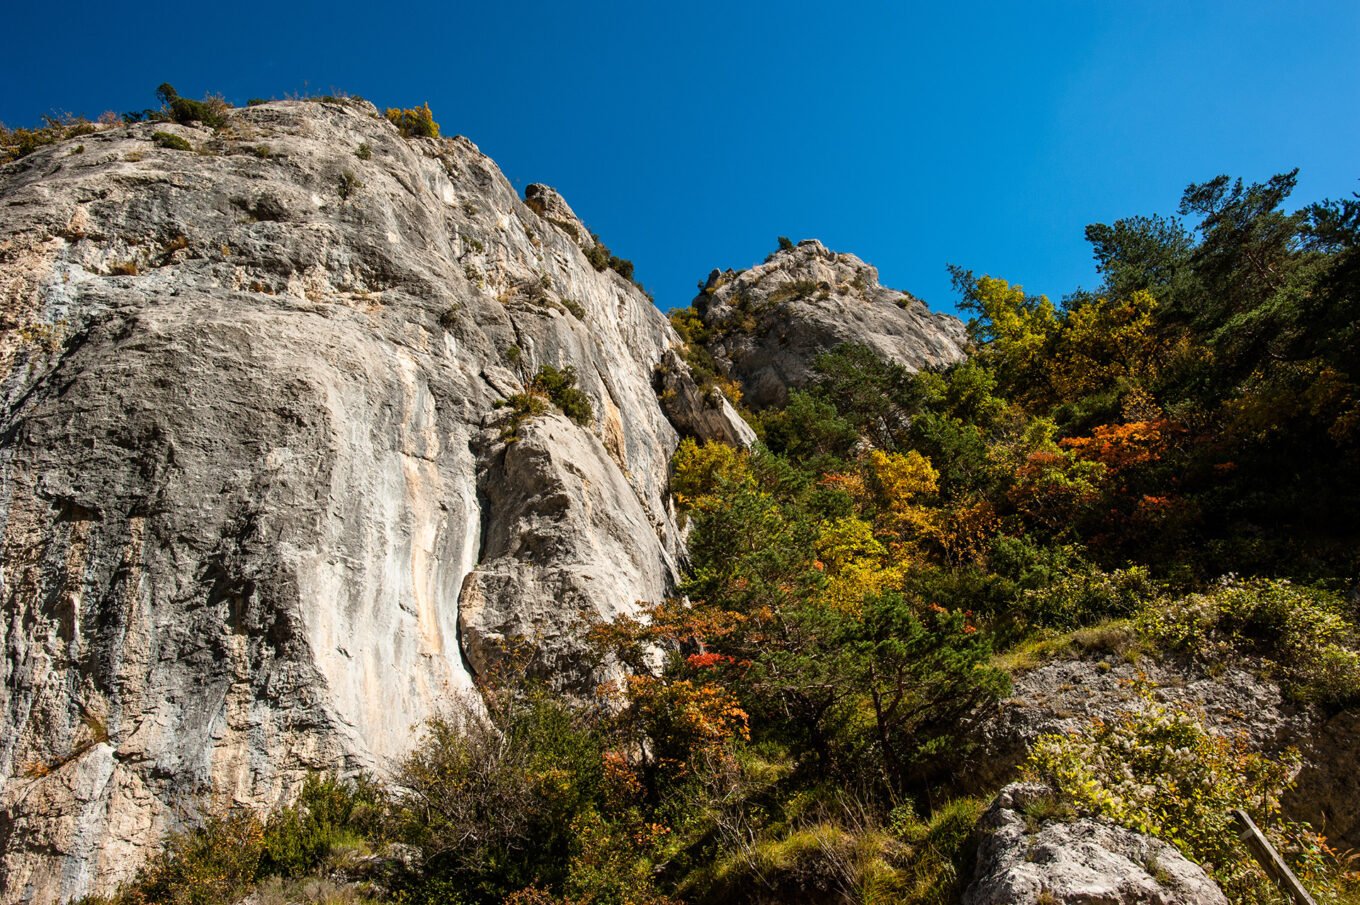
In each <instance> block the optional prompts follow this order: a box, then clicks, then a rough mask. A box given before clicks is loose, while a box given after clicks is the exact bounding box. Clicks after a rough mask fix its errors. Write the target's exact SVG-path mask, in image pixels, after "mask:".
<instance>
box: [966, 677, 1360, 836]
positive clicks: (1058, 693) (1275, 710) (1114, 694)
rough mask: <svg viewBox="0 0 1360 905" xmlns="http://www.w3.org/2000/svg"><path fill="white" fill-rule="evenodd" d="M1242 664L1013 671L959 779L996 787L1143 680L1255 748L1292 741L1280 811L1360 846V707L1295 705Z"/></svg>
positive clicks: (1116, 706)
mask: <svg viewBox="0 0 1360 905" xmlns="http://www.w3.org/2000/svg"><path fill="white" fill-rule="evenodd" d="M1249 666H1250V664H1246V663H1244V664H1242V665H1240V666H1231V667H1228V668H1227V669H1224V670H1222V671H1221V672H1219V671H1216V672H1215V674H1214V675H1208V674H1206V673H1205V672H1204V671H1203V670H1202V669H1198V668H1196V667H1195V666H1194V665H1193V664H1190V663H1184V662H1178V661H1173V660H1166V661H1160V662H1159V661H1156V660H1153V659H1150V658H1143V659H1142V660H1140V661H1139V662H1138V663H1136V664H1134V663H1129V662H1125V661H1124V660H1123V659H1122V658H1119V657H1116V656H1108V657H1104V658H1101V659H1093V658H1078V659H1060V660H1054V661H1051V662H1048V663H1045V664H1043V665H1042V666H1039V667H1037V668H1035V669H1032V670H1030V671H1028V672H1025V673H1024V674H1022V675H1020V676H1018V677H1016V679H1015V684H1014V688H1013V689H1012V693H1011V696H1010V697H1009V698H1008V699H1007V700H1005V701H1003V702H1001V703H1000V704H999V705H998V706H997V707H996V709H995V710H994V711H993V712H991V713H989V714H987V715H986V716H985V717H984V718H983V719H982V720H980V721H979V722H978V724H977V725H976V727H975V728H976V731H975V740H976V741H977V743H978V748H977V750H976V751H975V752H974V754H973V755H972V757H971V758H970V769H969V771H968V774H967V776H966V777H965V780H964V785H965V786H966V787H967V788H968V789H969V790H970V791H974V792H981V791H984V790H989V789H995V788H997V787H998V786H1000V785H1002V784H1003V783H1005V782H1007V781H1009V780H1010V779H1013V778H1014V776H1015V774H1016V772H1017V768H1018V767H1019V765H1020V764H1021V763H1023V762H1024V760H1025V757H1026V756H1027V755H1028V752H1029V748H1030V746H1031V745H1032V744H1033V743H1034V741H1035V739H1037V738H1038V737H1039V736H1041V735H1045V734H1047V733H1052V732H1057V733H1065V732H1075V731H1078V730H1080V729H1082V728H1084V727H1085V726H1086V725H1087V724H1088V723H1089V722H1090V721H1091V720H1092V719H1094V718H1100V719H1105V720H1109V719H1111V718H1113V717H1115V716H1116V715H1117V714H1119V713H1120V712H1121V711H1124V710H1127V709H1129V708H1131V707H1133V706H1135V704H1136V702H1137V701H1138V697H1139V691H1138V686H1139V685H1142V684H1148V685H1150V686H1151V688H1152V692H1153V694H1154V695H1155V696H1156V697H1157V698H1158V699H1160V700H1162V701H1166V702H1173V703H1185V704H1189V705H1190V706H1192V707H1194V708H1195V709H1196V710H1198V711H1201V712H1203V714H1204V717H1205V719H1206V721H1207V723H1208V724H1209V726H1210V728H1212V729H1214V731H1216V732H1219V733H1221V734H1223V735H1228V736H1235V735H1245V736H1246V738H1247V741H1248V743H1249V744H1250V745H1251V747H1252V748H1253V749H1255V750H1259V751H1265V752H1270V753H1278V752H1280V751H1282V750H1284V749H1286V748H1289V747H1295V748H1298V749H1299V751H1300V753H1301V754H1302V755H1303V766H1302V768H1301V770H1300V772H1299V775H1298V776H1297V777H1296V778H1295V782H1294V785H1293V787H1292V788H1290V789H1289V790H1287V791H1286V793H1285V796H1284V799H1283V802H1282V804H1283V807H1284V812H1285V814H1286V816H1288V817H1291V818H1293V819H1297V820H1305V821H1307V822H1309V823H1311V824H1312V825H1313V826H1315V827H1319V828H1322V829H1323V832H1325V834H1326V835H1327V837H1328V839H1329V840H1330V842H1331V843H1332V844H1333V845H1334V846H1339V847H1340V848H1342V849H1348V848H1353V847H1355V846H1357V845H1360V776H1357V773H1356V770H1355V752H1356V751H1360V712H1358V711H1356V710H1354V709H1351V710H1346V711H1342V712H1340V713H1329V712H1326V711H1324V710H1323V709H1322V708H1319V707H1316V706H1309V705H1302V704H1298V703H1295V702H1292V701H1290V700H1289V699H1288V698H1287V697H1286V696H1285V695H1284V693H1283V692H1282V691H1281V689H1280V687H1279V685H1277V684H1276V683H1275V682H1272V681H1271V680H1269V679H1267V678H1263V677H1262V676H1261V675H1259V674H1258V673H1257V672H1254V671H1252V670H1251V669H1250V668H1249Z"/></svg>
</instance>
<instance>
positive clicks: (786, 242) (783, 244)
mask: <svg viewBox="0 0 1360 905" xmlns="http://www.w3.org/2000/svg"><path fill="white" fill-rule="evenodd" d="M790 248H793V240H792V239H790V238H789V237H788V236H780V237H779V250H780V251H788V250H789V249H790Z"/></svg>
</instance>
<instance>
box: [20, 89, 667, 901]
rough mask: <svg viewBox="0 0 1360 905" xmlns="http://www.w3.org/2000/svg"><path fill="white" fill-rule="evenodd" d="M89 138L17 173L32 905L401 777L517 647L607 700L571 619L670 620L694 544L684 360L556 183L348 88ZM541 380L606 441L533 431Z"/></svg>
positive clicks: (54, 149)
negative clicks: (677, 509) (336, 772)
mask: <svg viewBox="0 0 1360 905" xmlns="http://www.w3.org/2000/svg"><path fill="white" fill-rule="evenodd" d="M157 130H166V131H172V132H174V133H175V134H178V135H180V136H182V137H184V138H185V139H186V140H188V141H190V142H191V143H192V144H193V145H194V146H195V147H196V149H198V150H199V151H200V152H201V153H187V152H183V151H174V150H168V149H164V148H160V147H158V146H157V145H155V144H154V143H153V142H152V141H151V133H152V132H154V131H157ZM80 142H81V143H82V144H84V146H85V149H86V150H85V153H83V154H80V155H73V154H71V153H70V152H71V148H70V147H69V146H68V144H58V145H54V146H51V147H48V148H44V149H42V150H40V151H38V152H36V153H34V154H31V155H29V156H28V157H25V158H23V159H21V160H19V161H16V162H13V163H11V164H8V165H5V166H4V167H0V205H3V208H4V210H5V217H4V218H3V220H2V221H0V310H2V311H3V316H4V319H5V324H4V326H5V329H4V331H3V332H0V555H3V570H0V607H3V609H2V610H0V615H2V617H3V618H0V679H3V686H2V688H0V901H3V902H5V903H9V902H17V901H25V902H35V903H40V905H43V903H49V902H55V901H59V900H64V899H68V898H71V897H75V896H79V895H82V894H85V893H90V892H107V891H108V890H109V889H111V888H112V887H113V886H114V885H116V884H117V883H118V882H120V881H121V880H124V879H126V878H127V877H129V876H130V875H131V874H132V872H133V871H135V870H136V868H137V866H138V864H139V862H140V859H141V857H142V856H143V854H144V853H145V852H146V851H147V849H148V847H149V846H152V845H154V844H155V843H156V842H157V841H158V840H159V839H160V838H161V837H162V836H163V835H164V833H165V832H166V831H167V830H170V829H173V828H175V827H178V826H181V825H183V824H185V823H186V822H192V821H193V820H194V819H195V815H196V814H199V813H201V812H202V811H203V810H205V809H209V808H217V807H221V806H224V805H227V804H233V803H235V804H241V805H248V806H252V807H256V808H261V809H264V808H269V807H272V806H274V805H276V804H278V803H281V802H283V801H286V800H288V799H289V798H290V797H291V796H292V795H293V794H295V792H296V789H297V788H298V786H299V785H300V783H301V780H302V778H303V777H304V775H305V774H306V772H307V771H308V770H314V769H341V770H346V771H352V770H360V769H370V770H377V771H379V772H380V773H381V772H382V771H383V770H384V769H385V768H386V766H387V765H388V764H389V763H390V762H391V760H392V759H393V758H394V757H397V756H399V755H401V754H402V753H404V752H405V751H406V750H407V749H408V748H409V746H410V744H411V743H412V741H413V740H414V738H415V733H416V730H417V728H418V726H419V724H420V722H421V721H422V720H423V719H424V718H426V717H427V716H428V715H430V714H431V713H433V712H434V711H435V710H436V709H437V708H438V707H439V706H440V704H441V703H443V702H445V701H447V700H448V698H449V696H451V695H453V694H456V693H459V692H463V691H466V690H467V689H469V688H471V687H472V686H473V681H474V675H475V672H476V670H477V669H486V668H491V666H492V665H493V664H494V661H495V656H496V654H495V651H496V650H498V649H499V648H498V647H497V644H498V642H499V641H501V640H502V639H510V640H514V639H527V641H528V642H530V643H531V644H532V645H536V649H535V650H534V652H533V655H534V657H535V659H536V661H537V662H539V663H541V664H543V665H544V668H545V669H549V670H556V671H558V672H557V674H556V675H555V676H554V678H556V679H558V680H560V681H561V682H562V683H563V684H570V683H577V682H582V681H586V680H587V673H588V667H587V666H586V665H585V664H584V662H583V661H580V660H579V657H578V654H579V652H580V642H579V638H577V637H576V636H574V635H573V634H572V631H571V626H572V625H573V624H575V622H576V621H577V620H578V618H579V614H581V613H585V614H590V615H593V616H596V617H604V618H609V617H610V616H613V615H615V614H618V613H626V612H627V613H631V612H635V611H636V610H637V607H638V604H639V601H644V602H652V601H655V600H657V599H658V598H659V596H660V595H662V594H664V593H666V591H667V590H668V589H669V588H670V587H671V586H672V585H673V583H674V581H675V574H674V570H675V562H676V560H677V557H678V556H679V555H680V552H681V547H682V544H681V540H680V531H679V529H678V527H677V525H676V523H675V520H674V518H673V515H672V509H671V504H670V501H669V496H668V492H667V480H668V474H667V470H668V463H669V459H670V456H671V454H672V452H673V450H674V448H675V445H676V443H677V442H678V434H677V432H676V430H675V428H674V427H673V426H672V424H671V423H670V421H669V420H668V418H667V416H666V414H665V412H663V410H662V408H661V406H660V404H659V402H658V400H657V397H656V393H655V391H654V388H653V377H654V370H655V368H656V366H657V364H658V363H659V362H660V361H661V360H662V358H663V356H664V355H665V354H666V352H667V350H668V349H670V348H672V347H674V346H676V345H677V344H678V342H679V340H678V338H677V337H676V335H675V333H674V331H673V330H672V329H671V327H670V325H669V324H668V323H667V321H666V319H665V317H664V316H663V315H662V314H661V313H660V312H659V311H657V309H656V308H655V306H653V305H652V304H651V303H650V301H649V300H648V299H647V298H646V297H645V296H644V295H643V294H642V293H641V292H640V291H639V290H638V289H637V288H636V287H634V286H633V285H631V284H630V283H629V282H628V281H626V280H624V279H622V278H620V277H619V276H618V275H617V274H614V273H612V272H603V273H600V272H597V271H595V270H594V269H593V268H592V267H591V266H590V265H589V263H588V262H587V261H586V259H585V257H584V255H583V253H582V245H581V243H580V241H579V236H578V237H576V238H575V239H574V238H572V237H571V236H570V235H568V232H569V230H565V229H564V228H563V227H562V226H561V223H574V224H577V225H579V220H576V219H575V215H574V214H570V208H569V207H566V205H565V202H564V201H561V200H560V196H556V193H552V192H551V191H550V190H547V189H542V190H535V198H537V199H538V200H539V201H540V202H541V203H539V204H535V205H534V206H532V207H531V206H529V205H526V204H525V203H524V202H522V201H521V200H520V199H519V198H518V196H517V195H516V193H515V192H514V190H513V189H512V188H511V186H510V184H509V182H508V181H507V180H506V179H505V177H504V176H503V175H502V174H501V173H500V171H499V170H498V169H497V168H496V166H495V165H494V164H493V163H492V162H491V161H490V160H489V159H487V158H486V157H485V156H484V155H483V154H481V152H480V151H478V150H477V148H476V147H475V146H474V145H473V144H472V143H471V142H469V141H467V140H466V139H463V138H454V139H446V140H433V139H415V140H405V139H402V138H401V137H400V136H399V135H398V134H397V132H396V130H395V129H394V128H393V126H392V125H391V124H389V123H388V122H386V121H385V120H384V119H383V118H382V117H380V116H379V115H378V113H377V111H376V110H375V109H374V108H373V107H372V105H370V104H367V103H366V102H362V101H353V100H346V101H338V102H331V101H327V102H310V101H288V102H275V103H269V104H265V105H262V106H256V107H250V108H246V109H241V110H237V111H234V112H233V113H232V114H231V115H230V119H229V123H228V125H227V126H226V128H224V129H222V130H220V131H212V130H209V129H206V128H198V127H187V126H177V125H166V124H141V125H133V126H119V127H112V128H103V129H100V130H99V131H97V132H95V133H93V134H90V135H86V136H83V137H82V138H81V139H80ZM363 144H366V145H368V146H369V148H370V149H371V155H369V156H367V159H361V158H360V157H359V156H358V155H357V154H356V151H357V149H358V148H359V147H360V146H361V145H363ZM538 211H541V212H538ZM569 214H570V217H568V215H569ZM545 216H547V217H551V218H552V219H553V220H554V221H561V223H559V222H549V221H548V220H545V219H544V217H545ZM580 229H584V227H583V226H581V227H580ZM544 364H552V365H555V366H558V367H564V366H567V365H570V366H572V367H574V368H575V369H576V372H577V373H578V375H579V385H580V387H581V389H582V390H583V391H584V392H585V393H586V394H587V395H588V396H589V397H590V398H591V400H592V403H593V407H594V412H595V416H594V418H593V421H592V423H590V424H587V425H585V426H580V425H577V424H574V423H572V422H570V421H568V420H566V419H564V418H562V417H560V416H556V415H550V416H545V417H543V418H542V419H541V420H539V421H534V422H531V423H529V424H527V425H524V426H523V427H522V428H521V431H520V434H521V439H520V440H519V441H517V442H516V443H513V444H510V445H508V446H507V445H506V444H505V443H504V442H502V441H501V440H500V439H499V438H500V436H501V427H502V421H503V419H504V417H505V413H504V411H502V410H499V409H497V407H496V404H497V402H498V401H499V400H501V399H504V398H505V397H507V396H509V395H512V394H514V393H518V392H521V391H523V389H524V387H525V385H526V384H527V383H528V381H529V379H530V378H531V376H532V375H533V374H534V372H535V371H536V370H537V368H538V367H540V366H541V365H544ZM460 601H461V603H460Z"/></svg>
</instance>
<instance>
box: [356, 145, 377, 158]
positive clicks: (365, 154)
mask: <svg viewBox="0 0 1360 905" xmlns="http://www.w3.org/2000/svg"><path fill="white" fill-rule="evenodd" d="M354 156H355V157H357V158H359V159H360V160H372V159H373V147H372V145H370V144H369V143H368V142H363V143H362V144H360V145H359V147H357V148H355V149H354Z"/></svg>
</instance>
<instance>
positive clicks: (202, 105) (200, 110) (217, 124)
mask: <svg viewBox="0 0 1360 905" xmlns="http://www.w3.org/2000/svg"><path fill="white" fill-rule="evenodd" d="M156 96H157V97H159V98H160V99H161V104H162V105H163V112H164V115H165V116H166V117H168V118H169V119H171V120H173V121H174V122H177V123H179V124H180V125H182V126H187V125H189V124H190V123H202V124H203V125H205V126H208V127H210V128H213V129H220V128H222V127H223V126H225V125H226V124H227V111H229V110H230V109H231V104H229V103H227V102H226V100H225V99H224V98H221V97H208V98H205V99H204V100H201V101H194V100H190V99H189V98H187V97H180V96H179V92H177V91H176V90H175V89H174V86H172V85H171V84H170V83H169V82H162V83H161V86H160V87H159V88H157V89H156Z"/></svg>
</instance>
